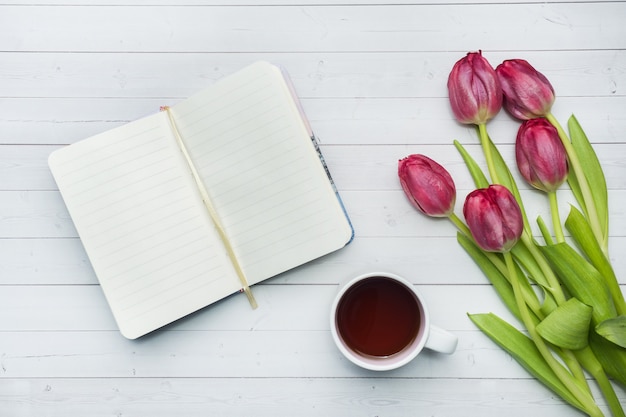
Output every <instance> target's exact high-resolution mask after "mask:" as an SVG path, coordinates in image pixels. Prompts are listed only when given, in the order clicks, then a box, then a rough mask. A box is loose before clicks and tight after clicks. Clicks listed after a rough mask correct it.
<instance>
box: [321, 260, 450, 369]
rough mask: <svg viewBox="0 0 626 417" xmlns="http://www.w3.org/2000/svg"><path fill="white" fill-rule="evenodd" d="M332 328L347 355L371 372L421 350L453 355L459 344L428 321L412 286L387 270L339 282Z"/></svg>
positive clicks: (396, 364) (408, 358)
mask: <svg viewBox="0 0 626 417" xmlns="http://www.w3.org/2000/svg"><path fill="white" fill-rule="evenodd" d="M330 329H331V333H332V336H333V339H334V341H335V344H336V345H337V347H338V348H339V350H340V351H341V353H343V355H344V356H345V357H346V358H347V359H349V360H350V361H351V362H353V363H354V364H356V365H358V366H360V367H363V368H365V369H370V370H374V371H386V370H390V369H395V368H399V367H401V366H403V365H405V364H407V363H409V362H410V361H411V360H413V359H414V358H415V357H416V356H417V355H418V354H419V353H420V352H421V351H422V350H423V349H424V348H428V349H431V350H433V351H437V352H441V353H447V354H450V353H453V352H454V351H455V350H456V346H457V342H458V338H457V337H456V336H455V335H454V334H452V333H450V332H448V331H446V330H443V329H441V328H439V327H437V326H434V325H432V324H431V323H430V315H429V313H428V309H427V308H426V304H425V303H424V298H423V296H422V295H421V294H420V293H419V291H417V289H416V288H415V286H414V285H412V284H411V283H410V282H409V281H407V280H406V279H404V278H402V277H400V276H398V275H395V274H392V273H389V272H370V273H367V274H363V275H359V276H357V277H354V278H352V279H350V280H348V282H346V283H345V284H343V285H342V286H341V287H340V289H339V291H338V293H337V295H336V297H335V299H334V301H333V303H332V307H331V314H330Z"/></svg>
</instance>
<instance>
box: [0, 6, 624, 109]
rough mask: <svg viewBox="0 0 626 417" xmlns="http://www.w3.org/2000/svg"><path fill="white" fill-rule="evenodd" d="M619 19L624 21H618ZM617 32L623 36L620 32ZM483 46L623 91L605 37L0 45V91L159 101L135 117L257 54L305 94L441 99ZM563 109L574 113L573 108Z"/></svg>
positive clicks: (602, 89)
mask: <svg viewBox="0 0 626 417" xmlns="http://www.w3.org/2000/svg"><path fill="white" fill-rule="evenodd" d="M624 4H626V3H624ZM486 7H488V6H486ZM591 7H595V6H591ZM91 9H93V8H91ZM246 10H247V8H246ZM0 11H2V10H1V8H0ZM607 24H608V23H607ZM619 25H620V27H623V26H622V25H621V22H620V23H619ZM55 30H56V29H55ZM525 30H526V29H525ZM624 30H626V29H624ZM594 38H595V36H594ZM621 38H624V39H626V35H624V36H622V37H621ZM567 39H569V38H568V37H566V38H565V41H567ZM616 39H620V38H616ZM428 42H430V40H429V41H428ZM428 42H426V44H428ZM46 44H47V43H46ZM452 44H455V43H452ZM415 45H421V43H417V44H415ZM479 47H480V48H482V49H483V55H484V56H485V58H487V59H488V60H489V62H490V63H491V65H492V66H494V67H495V66H497V65H498V64H500V63H501V62H502V61H503V60H505V59H511V58H521V59H525V60H528V61H529V62H530V63H532V65H533V66H535V67H536V68H537V69H538V70H540V71H541V72H542V73H543V74H544V75H545V76H546V77H548V79H549V80H550V82H551V83H552V84H553V85H554V88H555V89H556V92H557V95H558V97H559V98H558V100H560V99H561V98H565V97H575V98H580V96H585V97H587V96H593V97H597V96H624V88H625V87H624V86H625V85H626V73H624V71H621V70H620V68H624V67H625V66H626V48H625V47H624V45H621V47H618V48H613V49H612V48H610V46H609V45H608V44H607V45H605V44H602V45H600V46H599V49H598V50H586V49H578V48H575V49H567V48H563V47H562V46H560V47H556V48H553V49H547V50H543V49H542V50H532V49H530V45H528V46H527V47H526V48H523V49H521V50H517V51H514V50H509V49H507V48H504V49H503V50H497V49H489V48H487V47H486V45H483V44H481V43H480V42H477V43H473V44H472V45H470V46H468V47H467V48H463V49H461V50H450V48H448V46H447V45H446V47H445V48H444V50H445V52H443V51H431V50H427V51H420V50H419V48H417V50H415V49H411V50H409V51H398V50H397V49H396V48H395V47H394V46H393V45H390V46H388V47H385V48H381V49H380V50H378V49H377V50H375V51H370V52H354V51H346V52H343V51H338V52H327V51H302V52H300V51H289V53H280V52H266V51H259V52H249V51H248V52H246V51H238V53H236V54H233V53H221V52H211V53H204V52H197V53H189V52H182V53H163V52H161V51H160V50H157V51H155V52H144V53H115V52H112V53H109V52H107V53H98V52H93V51H90V52H85V53H69V52H47V53H39V52H36V51H30V52H29V51H24V52H9V51H7V52H3V54H2V55H3V59H2V61H0V74H2V78H0V98H7V97H30V98H39V97H52V98H55V97H85V98H98V97H125V98H132V99H142V98H153V99H155V100H156V101H157V103H148V105H146V106H145V107H143V108H140V109H135V110H124V109H121V110H122V113H123V114H122V115H121V117H122V118H128V117H135V116H136V115H139V114H147V113H151V112H153V111H154V109H155V108H158V106H160V105H162V104H163V101H165V100H167V101H165V104H174V103H173V102H175V101H176V100H177V99H181V98H184V97H188V96H190V95H192V94H194V93H196V92H197V91H198V90H200V89H202V88H205V87H206V86H208V85H210V84H212V83H213V82H215V81H216V80H218V79H220V78H222V77H224V76H225V75H228V74H231V73H233V72H234V71H237V70H238V69H240V68H242V67H244V66H246V65H248V64H250V63H251V62H254V61H256V60H260V59H263V60H268V61H271V62H274V63H276V64H279V65H282V66H284V67H285V68H286V69H287V70H288V71H289V74H290V77H291V78H292V80H293V82H294V85H295V87H296V91H297V92H298V95H299V96H300V97H302V98H324V97H343V98H355V97H359V98H369V97H382V98H416V97H418V98H428V99H430V98H446V97H447V89H446V82H447V79H448V75H449V73H450V70H451V69H452V66H453V65H454V63H455V62H456V61H457V60H459V59H460V58H462V57H463V56H465V54H466V53H467V52H468V51H475V50H476V49H477V48H479ZM390 69H391V70H390ZM381 74H384V76H381ZM170 100H171V102H170ZM557 102H558V101H557ZM51 108H52V107H51ZM39 109H41V107H40V106H39V107H38V110H39ZM87 109H88V108H87ZM87 109H83V110H82V111H87ZM603 110H604V111H610V110H609V109H603ZM33 111H34V109H33ZM44 111H45V112H44V114H48V113H49V112H50V110H49V109H44ZM568 111H576V112H577V108H572V109H569V110H568ZM142 112H143V113H142ZM577 113H578V112H577ZM133 115H135V116H133ZM566 115H569V114H568V113H566ZM90 117H92V116H90ZM117 117H119V116H117Z"/></svg>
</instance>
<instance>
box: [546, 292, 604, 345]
mask: <svg viewBox="0 0 626 417" xmlns="http://www.w3.org/2000/svg"><path fill="white" fill-rule="evenodd" d="M592 311H593V308H591V307H589V306H588V305H587V304H584V303H581V302H580V301H578V300H577V299H576V298H570V299H569V300H567V301H566V302H565V303H563V304H561V305H560V306H559V307H557V308H556V310H554V311H552V312H551V313H550V315H549V316H548V317H546V318H545V319H543V321H542V322H541V323H539V324H538V325H537V332H538V333H539V334H540V335H541V337H543V338H544V339H546V340H547V341H548V342H550V343H552V344H553V345H556V346H559V347H562V348H564V349H571V350H578V349H582V348H584V347H586V346H587V345H588V343H589V324H590V322H591V314H592Z"/></svg>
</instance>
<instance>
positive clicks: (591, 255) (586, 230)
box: [565, 206, 626, 314]
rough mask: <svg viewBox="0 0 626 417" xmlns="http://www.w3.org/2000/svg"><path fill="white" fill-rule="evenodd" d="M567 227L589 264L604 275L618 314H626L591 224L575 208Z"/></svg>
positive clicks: (572, 210)
mask: <svg viewBox="0 0 626 417" xmlns="http://www.w3.org/2000/svg"><path fill="white" fill-rule="evenodd" d="M565 227H566V228H567V230H569V231H570V233H571V235H572V239H573V240H574V242H575V243H576V245H577V246H578V247H579V248H580V250H582V251H583V253H584V254H585V256H587V259H589V262H591V264H592V265H593V266H594V267H595V268H596V269H597V270H598V271H599V272H600V274H602V277H603V279H604V282H605V283H606V285H607V287H608V288H609V291H610V292H611V296H612V297H613V302H614V303H615V308H616V309H617V312H618V314H626V301H625V300H624V294H623V293H622V290H621V289H620V286H619V283H618V282H617V277H616V276H615V271H614V270H613V266H612V265H611V263H610V262H609V260H608V259H607V258H606V256H605V255H604V252H603V251H602V249H601V248H600V244H599V243H598V241H597V240H596V239H595V238H594V237H593V232H592V231H591V226H590V225H589V222H588V221H587V219H586V218H585V216H583V214H582V213H581V212H580V211H579V210H578V209H577V208H576V207H574V206H572V207H571V209H570V212H569V215H568V216H567V220H566V221H565Z"/></svg>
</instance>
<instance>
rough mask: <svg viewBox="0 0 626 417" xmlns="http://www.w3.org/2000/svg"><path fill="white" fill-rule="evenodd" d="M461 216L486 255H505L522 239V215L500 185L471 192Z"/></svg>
mask: <svg viewBox="0 0 626 417" xmlns="http://www.w3.org/2000/svg"><path fill="white" fill-rule="evenodd" d="M463 215H464V216H465V221H466V222H467V226H468V227H469V229H470V232H471V233H472V236H473V237H474V240H475V241H476V243H477V244H478V246H480V247H481V248H482V249H483V250H486V251H488V252H508V251H509V250H511V248H512V247H513V246H515V243H517V241H518V239H519V238H520V236H521V235H522V229H523V227H524V225H523V220H522V212H521V210H520V207H519V205H518V204H517V201H516V200H515V197H513V194H511V192H510V191H509V190H508V189H507V188H506V187H504V186H502V185H498V184H492V185H490V186H489V187H487V188H481V189H478V190H474V191H472V192H471V193H470V194H469V195H468V196H467V198H466V199H465V204H464V205H463Z"/></svg>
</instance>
